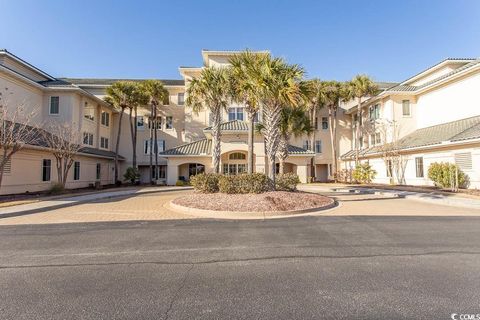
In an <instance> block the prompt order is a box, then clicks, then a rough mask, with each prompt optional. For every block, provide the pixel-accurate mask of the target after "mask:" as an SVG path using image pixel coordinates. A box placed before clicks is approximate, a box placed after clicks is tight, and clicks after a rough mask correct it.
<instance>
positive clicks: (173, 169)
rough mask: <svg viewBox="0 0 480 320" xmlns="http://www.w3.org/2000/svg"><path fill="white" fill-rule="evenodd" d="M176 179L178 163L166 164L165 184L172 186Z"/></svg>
mask: <svg viewBox="0 0 480 320" xmlns="http://www.w3.org/2000/svg"><path fill="white" fill-rule="evenodd" d="M177 180H178V165H171V164H168V165H167V185H169V186H174V185H175V184H176V183H177Z"/></svg>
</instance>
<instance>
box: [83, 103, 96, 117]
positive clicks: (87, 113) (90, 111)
mask: <svg viewBox="0 0 480 320" xmlns="http://www.w3.org/2000/svg"><path fill="white" fill-rule="evenodd" d="M83 117H84V118H85V119H87V120H90V121H94V120H95V108H94V107H93V106H92V105H89V104H88V102H85V106H84V108H83Z"/></svg>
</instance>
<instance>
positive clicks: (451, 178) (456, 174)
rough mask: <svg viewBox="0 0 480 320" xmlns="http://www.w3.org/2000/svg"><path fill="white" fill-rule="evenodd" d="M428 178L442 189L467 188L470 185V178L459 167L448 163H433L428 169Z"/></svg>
mask: <svg viewBox="0 0 480 320" xmlns="http://www.w3.org/2000/svg"><path fill="white" fill-rule="evenodd" d="M428 178H429V179H430V180H432V181H433V182H434V183H435V185H436V186H439V187H442V188H457V187H458V188H466V187H468V184H469V178H468V176H467V175H466V174H465V173H464V172H463V171H462V170H460V169H459V168H458V166H457V165H455V164H453V163H448V162H440V163H438V162H434V163H432V164H431V165H430V166H429V167H428ZM457 179H458V185H457V183H456V182H457Z"/></svg>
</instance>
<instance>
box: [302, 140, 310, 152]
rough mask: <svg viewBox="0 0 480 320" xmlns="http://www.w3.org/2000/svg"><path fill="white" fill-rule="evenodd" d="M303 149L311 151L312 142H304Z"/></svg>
mask: <svg viewBox="0 0 480 320" xmlns="http://www.w3.org/2000/svg"><path fill="white" fill-rule="evenodd" d="M303 149H305V150H311V149H310V141H309V140H305V141H303Z"/></svg>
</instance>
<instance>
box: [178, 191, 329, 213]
mask: <svg viewBox="0 0 480 320" xmlns="http://www.w3.org/2000/svg"><path fill="white" fill-rule="evenodd" d="M172 203H173V204H176V205H179V206H183V207H187V208H195V209H201V210H212V211H231V212H285V211H300V210H307V209H316V208H318V209H321V208H329V207H332V206H333V205H334V200H333V199H331V198H328V197H325V196H322V195H320V194H316V193H308V192H287V191H272V192H264V193H258V194H227V193H199V192H195V193H193V194H190V195H188V196H185V197H180V198H177V199H174V200H173V201H172Z"/></svg>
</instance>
